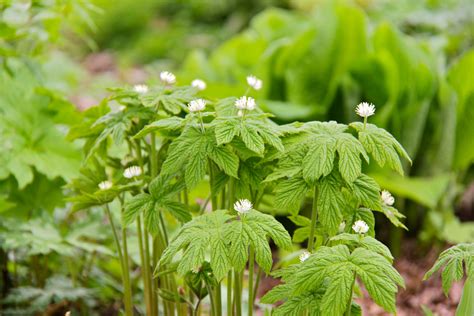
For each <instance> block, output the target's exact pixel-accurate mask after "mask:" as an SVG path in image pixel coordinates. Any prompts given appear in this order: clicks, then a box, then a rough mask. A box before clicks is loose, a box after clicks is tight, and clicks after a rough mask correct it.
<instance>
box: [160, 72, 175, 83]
mask: <svg viewBox="0 0 474 316" xmlns="http://www.w3.org/2000/svg"><path fill="white" fill-rule="evenodd" d="M160 80H161V81H163V83H165V84H169V85H172V84H175V83H176V76H175V75H174V74H173V73H171V72H169V71H162V72H160Z"/></svg>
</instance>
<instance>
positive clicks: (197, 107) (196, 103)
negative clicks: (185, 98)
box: [188, 99, 206, 112]
mask: <svg viewBox="0 0 474 316" xmlns="http://www.w3.org/2000/svg"><path fill="white" fill-rule="evenodd" d="M205 107H206V100H203V99H196V100H192V101H191V102H189V104H188V109H189V111H190V112H199V111H202V110H204V108H205Z"/></svg>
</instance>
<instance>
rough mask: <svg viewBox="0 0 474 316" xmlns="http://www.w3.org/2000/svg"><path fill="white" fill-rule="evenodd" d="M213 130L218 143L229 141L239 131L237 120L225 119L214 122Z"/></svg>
mask: <svg viewBox="0 0 474 316" xmlns="http://www.w3.org/2000/svg"><path fill="white" fill-rule="evenodd" d="M216 121H218V120H216ZM215 130H216V141H217V144H218V145H222V144H227V143H230V142H231V141H232V140H233V139H234V137H235V136H237V135H238V133H239V121H237V120H226V121H225V122H222V123H220V124H216V129H215Z"/></svg>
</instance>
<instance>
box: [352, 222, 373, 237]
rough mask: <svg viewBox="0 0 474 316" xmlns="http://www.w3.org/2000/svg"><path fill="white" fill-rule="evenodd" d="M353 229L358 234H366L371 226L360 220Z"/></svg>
mask: <svg viewBox="0 0 474 316" xmlns="http://www.w3.org/2000/svg"><path fill="white" fill-rule="evenodd" d="M352 229H353V230H354V231H355V232H356V233H358V234H365V233H366V232H368V231H369V226H368V225H367V223H366V222H364V221H361V220H358V221H356V222H355V223H354V225H352Z"/></svg>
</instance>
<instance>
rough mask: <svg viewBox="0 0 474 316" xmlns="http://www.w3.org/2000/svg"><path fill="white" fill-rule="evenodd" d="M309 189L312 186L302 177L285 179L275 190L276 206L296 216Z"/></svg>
mask: <svg viewBox="0 0 474 316" xmlns="http://www.w3.org/2000/svg"><path fill="white" fill-rule="evenodd" d="M309 189H310V186H309V185H308V184H307V183H306V181H304V179H303V178H302V177H301V176H294V177H291V178H289V179H285V180H283V181H281V182H280V183H278V185H277V187H276V189H275V206H276V207H277V208H280V209H282V210H288V211H289V212H290V213H293V214H296V213H298V211H299V209H300V206H301V202H302V201H303V199H304V197H305V196H306V193H307V192H308V191H309Z"/></svg>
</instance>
